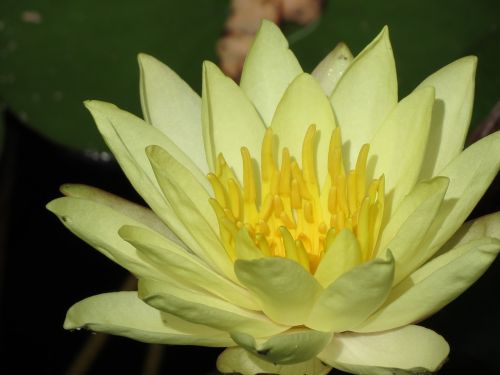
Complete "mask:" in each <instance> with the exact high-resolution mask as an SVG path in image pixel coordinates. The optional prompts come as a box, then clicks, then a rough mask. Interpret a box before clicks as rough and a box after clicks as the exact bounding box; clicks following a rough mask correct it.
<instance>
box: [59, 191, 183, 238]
mask: <svg viewBox="0 0 500 375" xmlns="http://www.w3.org/2000/svg"><path fill="white" fill-rule="evenodd" d="M60 190H61V193H63V194H64V195H66V196H68V197H73V198H82V199H87V200H90V201H93V202H95V203H98V204H102V205H105V206H108V207H109V208H111V209H113V210H115V211H117V212H120V213H122V214H124V215H126V216H128V217H130V218H132V219H134V220H137V221H138V222H140V223H141V224H144V225H145V226H146V227H148V228H151V229H153V230H155V231H156V232H158V233H161V234H162V235H164V236H165V237H167V238H168V239H170V240H172V241H174V242H176V243H177V244H178V245H180V246H183V247H185V246H186V245H185V244H184V243H183V242H182V241H181V240H180V239H179V238H178V237H177V236H176V235H175V234H174V233H173V232H172V231H171V230H170V229H169V228H168V227H167V226H166V225H165V224H164V223H163V222H162V221H161V220H160V218H159V217H158V216H156V215H155V213H154V212H153V211H151V210H150V209H148V208H146V207H143V206H141V205H139V204H136V203H133V202H130V201H128V200H126V199H123V198H121V197H119V196H116V195H114V194H111V193H108V192H107V191H104V190H101V189H98V188H96V187H93V186H87V185H81V184H64V185H62V186H61V188H60Z"/></svg>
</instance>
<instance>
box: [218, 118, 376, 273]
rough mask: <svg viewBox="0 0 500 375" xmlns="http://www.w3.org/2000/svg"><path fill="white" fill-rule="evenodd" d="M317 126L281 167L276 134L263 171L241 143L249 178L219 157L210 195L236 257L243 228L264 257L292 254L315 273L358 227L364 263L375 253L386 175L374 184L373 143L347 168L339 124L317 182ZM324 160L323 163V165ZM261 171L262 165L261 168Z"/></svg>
mask: <svg viewBox="0 0 500 375" xmlns="http://www.w3.org/2000/svg"><path fill="white" fill-rule="evenodd" d="M317 135H318V134H317V131H316V127H315V125H311V126H310V127H309V128H308V130H307V132H306V134H305V136H304V140H303V144H302V155H301V160H300V162H301V163H300V165H299V162H298V161H297V160H296V159H295V158H294V156H293V155H290V152H289V150H288V148H286V147H285V148H283V149H282V150H281V162H280V165H278V163H277V161H276V155H275V150H274V135H273V132H272V130H271V129H270V128H268V129H267V130H266V133H265V135H264V139H263V142H262V148H261V155H260V168H259V167H258V164H257V163H255V161H254V160H253V159H252V156H251V155H250V152H249V151H248V149H247V148H245V147H242V148H241V156H242V162H243V183H242V184H240V182H239V181H238V179H237V178H236V176H235V174H234V173H233V171H232V170H231V168H230V166H228V164H227V163H226V161H225V159H224V156H223V155H222V154H219V155H218V157H217V162H216V170H215V173H211V174H209V175H208V179H209V181H210V183H211V185H212V188H213V191H214V197H213V198H211V199H210V204H211V205H212V207H213V209H214V211H215V214H216V216H217V220H218V224H219V230H220V238H221V241H222V243H223V245H224V248H225V250H226V252H227V254H228V256H229V257H230V258H231V259H232V260H233V261H235V260H236V259H237V254H236V241H237V234H238V232H239V231H241V230H244V231H247V233H248V235H249V237H250V238H251V239H252V241H253V242H254V244H255V248H256V249H257V250H258V251H260V252H261V253H262V256H277V257H286V258H289V259H292V260H294V261H296V262H298V263H299V264H301V265H302V266H303V267H304V268H305V269H306V270H308V271H309V272H311V273H314V272H315V270H316V268H317V266H318V264H319V262H320V261H321V258H322V257H323V255H324V254H325V252H326V251H328V247H329V245H330V244H331V243H332V242H333V240H334V239H335V236H336V235H337V234H338V233H340V232H341V231H342V230H344V229H347V230H350V231H352V233H353V234H354V235H355V237H356V238H357V240H358V243H359V246H360V249H361V251H362V254H363V258H364V259H363V260H365V261H366V260H369V259H371V258H372V257H373V256H374V248H375V246H376V243H377V240H378V235H379V231H380V226H381V223H382V215H383V211H384V177H383V176H381V177H380V178H378V179H374V180H372V181H367V173H366V168H367V158H368V151H369V145H368V144H365V145H364V146H363V147H362V148H361V150H360V151H359V155H358V158H357V162H356V165H355V168H354V169H352V170H350V171H347V172H346V170H345V167H344V161H343V159H342V140H341V134H340V129H339V128H336V129H335V130H334V131H333V132H332V134H331V137H330V144H329V149H328V160H327V163H323V164H322V165H324V166H325V167H326V168H327V169H328V170H327V178H326V181H324V182H323V183H322V185H321V186H320V184H319V183H318V179H317V171H316V168H317V163H316V160H315V151H316V146H315V141H316V137H317ZM320 165H321V164H320ZM259 169H260V170H259Z"/></svg>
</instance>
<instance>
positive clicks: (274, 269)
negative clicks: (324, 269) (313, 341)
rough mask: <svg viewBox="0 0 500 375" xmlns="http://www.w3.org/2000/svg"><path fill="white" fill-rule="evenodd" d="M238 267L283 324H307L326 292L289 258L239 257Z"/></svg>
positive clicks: (239, 273) (264, 306) (266, 308)
mask: <svg viewBox="0 0 500 375" xmlns="http://www.w3.org/2000/svg"><path fill="white" fill-rule="evenodd" d="M234 268H235V272H236V276H237V277H238V279H239V280H240V281H241V283H242V284H243V285H244V286H246V287H247V288H248V289H249V290H250V291H251V292H252V293H253V294H254V296H255V297H256V299H257V300H258V302H259V303H260V305H261V307H262V310H263V311H264V313H265V314H266V315H268V316H269V317H270V318H271V319H273V320H274V321H276V322H279V323H281V324H288V325H300V324H303V323H304V322H305V321H306V319H307V316H308V315H309V312H310V310H311V308H312V306H313V303H314V301H315V300H316V298H317V297H318V296H319V294H320V293H321V291H322V288H321V286H320V285H319V283H318V282H317V281H316V280H315V279H314V278H313V277H312V276H311V275H310V274H309V272H307V271H306V270H305V269H304V268H303V267H302V266H301V265H299V264H298V263H296V262H294V261H292V260H289V259H286V258H281V257H266V258H261V259H254V260H241V259H238V260H237V261H236V262H235V264H234Z"/></svg>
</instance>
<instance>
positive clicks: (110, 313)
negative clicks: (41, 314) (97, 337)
mask: <svg viewBox="0 0 500 375" xmlns="http://www.w3.org/2000/svg"><path fill="white" fill-rule="evenodd" d="M64 328H65V329H80V328H86V329H90V330H92V331H96V332H106V333H110V334H112V335H118V336H125V337H129V338H131V339H134V340H137V341H142V342H147V343H155V344H174V345H200V346H228V345H233V341H232V340H231V338H230V337H229V335H228V334H227V333H226V332H223V331H219V330H216V329H213V328H210V327H206V326H202V325H198V324H193V323H189V322H186V321H184V320H181V319H179V318H177V317H175V316H173V315H170V314H165V313H161V312H160V311H158V310H156V309H154V308H152V307H150V306H148V305H147V304H145V303H144V302H142V301H141V300H140V299H139V298H138V297H137V292H117V293H106V294H99V295H97V296H93V297H89V298H86V299H84V300H82V301H80V302H78V303H76V304H75V305H73V306H72V307H71V308H70V309H69V310H68V313H67V315H66V320H65V321H64Z"/></svg>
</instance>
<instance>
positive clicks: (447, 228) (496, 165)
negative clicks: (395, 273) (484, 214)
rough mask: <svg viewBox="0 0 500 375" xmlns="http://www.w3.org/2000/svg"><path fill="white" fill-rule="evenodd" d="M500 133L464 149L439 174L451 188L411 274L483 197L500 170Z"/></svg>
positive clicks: (416, 258)
mask: <svg viewBox="0 0 500 375" xmlns="http://www.w3.org/2000/svg"><path fill="white" fill-rule="evenodd" d="M498 150H500V132H496V133H493V134H491V135H489V136H487V137H484V138H482V139H481V140H479V141H477V142H476V143H474V144H473V145H471V146H469V147H468V148H467V149H465V150H464V151H463V152H462V153H461V154H460V155H459V156H457V157H456V158H455V159H453V161H452V162H451V163H450V164H448V165H447V166H446V168H444V169H443V170H442V171H440V172H439V173H438V175H440V176H445V177H448V178H449V180H450V184H449V186H448V190H447V191H446V195H445V197H444V202H443V204H442V205H441V208H440V210H439V212H438V214H437V216H436V219H435V220H434V223H433V225H432V226H431V228H429V230H428V232H427V234H426V236H425V238H424V239H423V240H422V242H421V243H420V245H419V248H420V251H419V252H418V254H417V255H418V256H415V257H414V258H413V259H411V264H408V270H414V269H416V268H417V267H418V266H420V265H421V264H423V263H424V262H425V261H426V260H427V259H429V258H430V257H431V256H432V255H434V253H435V252H436V251H437V250H438V249H439V248H440V247H441V246H442V245H443V244H444V243H445V242H446V241H447V240H448V239H449V238H450V237H451V235H452V234H453V233H454V232H455V231H457V230H458V229H459V227H460V226H461V225H462V223H463V222H464V221H465V219H466V218H467V216H468V215H469V214H470V212H471V211H472V209H473V208H474V206H475V205H476V204H477V202H478V201H479V199H480V198H481V197H482V195H483V194H484V192H485V191H486V189H487V188H488V186H489V185H490V183H491V182H492V181H493V179H494V178H495V176H496V175H497V173H498V170H499V169H500V152H498Z"/></svg>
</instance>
